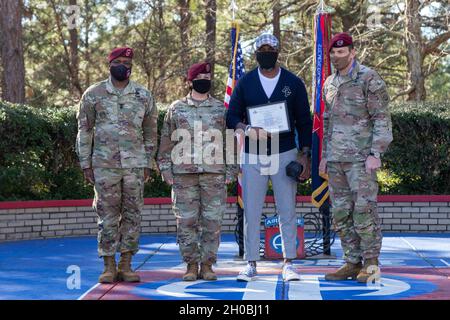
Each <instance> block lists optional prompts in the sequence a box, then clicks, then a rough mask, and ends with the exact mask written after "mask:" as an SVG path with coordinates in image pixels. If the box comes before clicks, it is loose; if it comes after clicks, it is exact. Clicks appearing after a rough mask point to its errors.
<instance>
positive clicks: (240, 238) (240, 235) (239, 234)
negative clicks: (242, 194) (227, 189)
mask: <svg viewBox="0 0 450 320" xmlns="http://www.w3.org/2000/svg"><path fill="white" fill-rule="evenodd" d="M236 219H237V223H236V228H235V231H234V236H235V238H236V242H237V244H238V246H239V257H243V256H244V209H242V208H241V206H240V205H239V203H238V204H237V212H236Z"/></svg>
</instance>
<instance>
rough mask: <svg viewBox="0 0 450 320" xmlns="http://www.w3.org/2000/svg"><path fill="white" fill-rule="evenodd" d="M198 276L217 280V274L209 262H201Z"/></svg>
mask: <svg viewBox="0 0 450 320" xmlns="http://www.w3.org/2000/svg"><path fill="white" fill-rule="evenodd" d="M199 278H200V279H203V280H217V275H216V274H215V273H214V271H213V269H212V265H211V264H210V263H202V266H201V268H200V276H199Z"/></svg>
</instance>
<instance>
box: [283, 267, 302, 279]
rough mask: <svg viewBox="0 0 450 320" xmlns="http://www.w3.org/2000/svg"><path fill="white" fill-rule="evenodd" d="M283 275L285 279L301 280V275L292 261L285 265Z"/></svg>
mask: <svg viewBox="0 0 450 320" xmlns="http://www.w3.org/2000/svg"><path fill="white" fill-rule="evenodd" d="M282 276H283V280H284V281H298V280H300V275H299V274H298V272H297V270H295V268H294V266H293V265H292V264H290V263H288V264H285V265H284V266H283V272H282Z"/></svg>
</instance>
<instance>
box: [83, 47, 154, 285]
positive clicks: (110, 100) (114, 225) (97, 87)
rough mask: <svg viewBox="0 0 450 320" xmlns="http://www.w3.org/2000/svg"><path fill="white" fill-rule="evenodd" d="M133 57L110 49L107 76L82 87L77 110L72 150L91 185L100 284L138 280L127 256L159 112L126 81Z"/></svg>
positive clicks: (134, 244) (135, 244) (135, 241)
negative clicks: (101, 267) (100, 262)
mask: <svg viewBox="0 0 450 320" xmlns="http://www.w3.org/2000/svg"><path fill="white" fill-rule="evenodd" d="M132 57H133V50H132V49H131V48H128V47H125V48H116V49H114V50H113V51H112V52H111V53H110V55H109V63H110V73H111V76H110V77H109V79H107V80H104V81H102V82H99V83H97V84H94V85H92V86H91V87H89V88H88V89H87V90H86V92H85V93H84V94H83V96H82V98H81V101H80V106H79V110H78V114H77V119H78V135H77V142H76V150H77V154H78V157H79V160H80V165H81V168H82V169H83V172H84V176H85V179H86V180H87V181H88V182H89V183H91V184H93V185H94V191H95V198H94V202H93V208H94V210H95V211H96V213H97V215H98V227H99V231H98V253H99V256H100V257H103V259H104V264H105V270H104V272H103V273H102V274H101V276H100V278H99V282H100V283H112V282H114V281H116V280H123V281H126V282H138V281H140V279H139V275H138V274H137V273H135V272H133V270H132V269H131V258H132V256H133V255H134V254H136V252H137V251H138V249H139V234H140V219H141V216H140V214H141V210H142V207H143V204H144V199H143V190H144V183H145V182H146V181H147V180H148V178H149V175H150V168H151V167H152V165H153V164H154V156H155V153H156V140H157V126H156V121H157V110H156V106H155V101H154V99H153V97H152V95H151V94H150V92H149V91H148V90H147V89H145V88H144V87H142V86H140V85H139V84H137V83H135V82H133V81H130V80H129V76H130V73H131V63H132ZM117 251H118V252H120V253H121V257H120V261H119V265H118V268H117V269H116V261H115V254H116V252H117Z"/></svg>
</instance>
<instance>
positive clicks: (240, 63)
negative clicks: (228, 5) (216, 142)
mask: <svg viewBox="0 0 450 320" xmlns="http://www.w3.org/2000/svg"><path fill="white" fill-rule="evenodd" d="M233 3H234V2H233ZM233 16H234V14H233ZM244 73H245V67H244V56H243V55H242V49H241V43H240V42H239V25H238V23H237V22H235V21H234V17H233V22H232V24H231V63H230V72H229V73H228V81H227V90H226V92H225V100H224V105H225V108H227V109H228V106H229V103H230V99H231V94H232V93H233V90H234V88H235V86H236V83H237V81H238V80H239V79H240V78H241V77H242V76H243V75H244ZM237 141H238V151H239V155H238V157H240V156H241V155H242V151H243V148H244V136H243V135H242V134H238V135H237ZM241 163H242V161H241ZM237 200H238V201H237V202H238V208H237V209H238V210H237V218H238V223H237V224H236V230H235V236H236V241H237V243H238V245H239V256H243V255H244V201H243V200H242V167H241V168H240V170H239V175H238V182H237Z"/></svg>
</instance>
